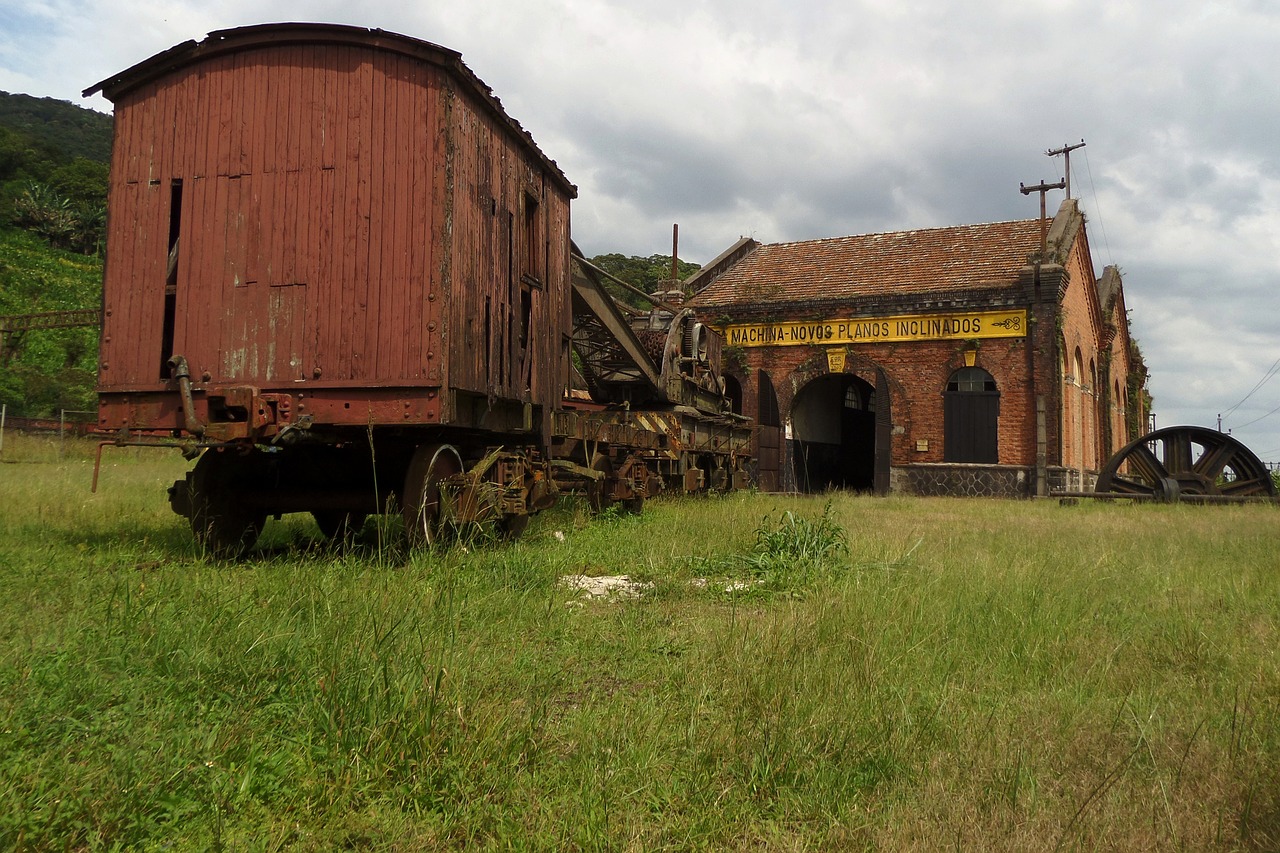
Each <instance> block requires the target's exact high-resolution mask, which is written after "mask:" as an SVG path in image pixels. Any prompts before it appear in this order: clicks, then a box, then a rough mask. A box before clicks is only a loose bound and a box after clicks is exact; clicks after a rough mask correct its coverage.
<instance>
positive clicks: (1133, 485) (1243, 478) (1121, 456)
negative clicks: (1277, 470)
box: [1096, 426, 1276, 501]
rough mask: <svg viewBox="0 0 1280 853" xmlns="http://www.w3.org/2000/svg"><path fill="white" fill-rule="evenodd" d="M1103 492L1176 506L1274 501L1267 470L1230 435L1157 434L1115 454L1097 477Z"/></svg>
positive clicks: (1184, 430)
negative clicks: (1213, 499)
mask: <svg viewBox="0 0 1280 853" xmlns="http://www.w3.org/2000/svg"><path fill="white" fill-rule="evenodd" d="M1096 490H1097V491H1098V492H1100V493H1102V492H1105V493H1110V494H1131V495H1133V496H1135V497H1148V498H1154V499H1156V500H1164V501H1176V500H1178V499H1180V498H1181V497H1183V496H1192V497H1194V496H1199V495H1226V496H1233V497H1275V495H1276V487H1275V483H1274V482H1272V480H1271V472H1270V471H1268V470H1267V466H1266V465H1264V464H1263V463H1262V461H1261V460H1259V459H1258V457H1257V456H1254V455H1253V453H1252V452H1251V451H1250V450H1249V448H1247V447H1245V446H1244V445H1243V444H1241V443H1240V442H1238V441H1236V440H1235V439H1234V438H1232V437H1231V436H1229V435H1227V434H1226V433H1221V432H1217V431H1216V430H1211V429H1206V428H1205V427H1194V426H1175V427H1166V428H1164V429H1158V430H1156V431H1155V432H1153V433H1148V434H1147V435H1144V436H1142V437H1141V438H1139V439H1137V440H1136V441H1132V442H1130V443H1129V444H1127V445H1125V446H1124V447H1122V448H1121V449H1120V450H1118V451H1116V454H1115V455H1114V456H1112V457H1111V459H1110V460H1108V461H1107V464H1106V467H1104V468H1103V469H1102V471H1101V473H1100V474H1099V475H1098V484H1097V487H1096Z"/></svg>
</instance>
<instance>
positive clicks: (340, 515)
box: [311, 509, 368, 545]
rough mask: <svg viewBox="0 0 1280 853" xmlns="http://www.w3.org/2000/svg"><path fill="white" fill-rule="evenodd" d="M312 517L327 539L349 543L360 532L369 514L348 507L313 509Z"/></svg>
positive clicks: (343, 543) (344, 543) (339, 542)
mask: <svg viewBox="0 0 1280 853" xmlns="http://www.w3.org/2000/svg"><path fill="white" fill-rule="evenodd" d="M311 517H312V518H314V519H315V520H316V526H317V527H319V528H320V532H321V533H323V534H324V537H325V538H326V539H328V540H330V541H332V542H335V543H338V544H341V545H348V544H350V543H351V541H352V540H353V539H355V538H356V536H357V535H358V534H359V533H360V529H361V528H362V527H364V521H365V519H366V518H368V515H367V514H366V513H363V512H353V511H351V510H347V509H317V510H313V511H312V513H311Z"/></svg>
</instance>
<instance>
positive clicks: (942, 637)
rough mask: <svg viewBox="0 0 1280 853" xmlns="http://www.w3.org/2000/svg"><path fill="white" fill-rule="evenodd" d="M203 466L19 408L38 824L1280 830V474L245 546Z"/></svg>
mask: <svg viewBox="0 0 1280 853" xmlns="http://www.w3.org/2000/svg"><path fill="white" fill-rule="evenodd" d="M183 468H184V466H183V463H182V462H181V460H180V459H179V458H178V457H177V455H176V454H174V455H173V456H169V455H167V453H166V452H163V451H137V452H134V451H125V450H119V449H108V450H107V452H106V459H105V464H104V468H103V473H102V481H101V486H100V490H99V493H98V494H96V495H92V494H90V493H89V478H90V475H91V469H92V462H91V460H90V459H89V458H88V453H87V452H86V451H84V450H83V449H75V450H73V451H72V452H70V453H68V454H67V455H66V457H65V458H60V456H59V454H58V452H57V451H56V449H54V448H50V447H49V446H47V445H40V444H39V443H37V442H34V441H33V440H27V441H22V442H14V441H12V440H9V439H7V440H6V444H5V448H4V455H3V461H2V462H0V846H2V847H4V848H5V849H11V848H17V849H59V850H61V849H68V848H70V849H110V848H113V847H115V848H143V849H154V850H160V849H164V850H204V849H233V850H242V849H246V850H327V849H333V848H343V847H346V848H355V849H383V850H418V849H485V848H488V849H521V850H525V849H528V850H564V849H568V850H575V849H576V850H661V849H667V850H690V849H707V850H720V849H730V850H796V851H799V850H847V849H854V850H857V849H894V850H896V849H913V848H914V849H919V850H933V849H938V848H948V849H963V850H979V849H990V850H1058V849H1061V850H1094V849H1125V850H1128V849H1171V850H1172V849H1190V850H1200V849H1222V850H1274V849H1277V847H1280V554H1278V553H1277V543H1278V542H1280V509H1277V507H1275V506H1256V505H1255V506H1217V507H1179V506H1174V507H1157V506H1129V505H1120V504H1111V505H1108V504H1103V503H1090V502H1084V503H1081V504H1080V505H1079V506H1073V507H1063V506H1059V505H1058V504H1057V503H1056V502H1050V501H1046V502H1035V503H1032V502H1005V501H975V500H946V499H928V500H924V499H919V500H917V499H906V498H890V499H874V498H864V497H854V496H846V495H833V496H830V497H829V498H828V497H821V498H799V497H782V496H773V495H757V494H739V495H734V496H730V497H724V498H716V499H704V500H684V501H653V502H651V503H650V505H649V507H648V508H647V509H646V512H645V514H644V515H643V516H642V517H640V518H633V517H625V516H607V517H604V518H601V519H598V520H594V521H592V520H589V519H588V518H587V517H586V515H585V513H584V512H583V511H582V509H581V508H580V507H578V506H577V505H575V504H573V503H571V502H566V503H565V504H563V505H562V506H560V507H558V508H557V509H555V510H554V511H552V512H550V513H547V514H545V515H543V516H540V517H539V518H537V519H535V522H534V524H533V525H531V527H530V529H529V531H528V532H527V534H526V535H525V537H524V538H523V539H522V540H521V541H519V542H517V543H514V544H510V545H499V546H486V547H472V548H468V549H461V548H455V549H453V550H451V551H444V552H442V551H436V552H419V553H405V552H403V551H402V550H401V548H400V546H399V545H398V544H396V542H397V539H396V535H395V534H396V531H395V529H394V526H393V525H388V526H386V527H385V528H381V527H380V528H375V527H373V526H370V527H368V528H366V531H365V534H364V537H363V541H362V542H361V543H360V544H359V545H358V546H357V547H356V548H354V549H352V550H351V551H349V552H347V553H340V552H336V551H333V550H330V549H328V548H326V547H325V546H324V545H323V544H322V543H321V542H320V541H319V534H318V533H317V532H316V531H315V528H314V526H313V525H312V524H311V522H310V521H309V520H307V519H304V518H302V517H298V518H296V519H291V518H289V517H286V519H285V520H284V521H283V522H272V523H270V524H269V525H268V530H267V532H266V534H265V535H264V538H263V541H262V543H261V545H260V550H259V551H258V552H257V553H255V555H254V556H253V557H252V558H251V559H250V560H248V561H246V562H243V563H240V564H226V563H217V562H210V561H207V560H205V559H203V558H202V557H201V555H200V554H198V553H197V551H196V548H195V546H194V545H193V543H192V540H191V537H190V535H189V532H188V531H187V530H186V528H185V527H184V526H183V522H182V520H181V519H179V518H178V517H177V516H175V515H173V514H172V513H170V511H169V509H168V507H167V504H166V502H165V498H164V489H165V487H166V486H167V485H168V484H169V483H170V482H172V481H173V480H174V479H175V478H176V477H178V476H179V475H180V474H181V472H182V470H183ZM557 534H559V535H557ZM379 539H382V540H383V544H382V546H381V547H379V544H378V540H379ZM579 573H585V574H629V575H631V576H632V578H633V579H636V580H639V581H643V582H645V583H646V584H647V586H645V587H644V591H643V593H642V594H641V595H640V596H639V597H638V598H615V599H600V600H582V599H575V597H574V595H573V594H572V593H571V592H570V591H569V590H567V589H566V588H564V587H563V586H562V585H561V584H560V583H559V581H558V579H559V578H561V577H563V576H565V575H571V574H579Z"/></svg>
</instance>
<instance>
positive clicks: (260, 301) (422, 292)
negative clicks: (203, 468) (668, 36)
mask: <svg viewBox="0 0 1280 853" xmlns="http://www.w3.org/2000/svg"><path fill="white" fill-rule="evenodd" d="M166 54H167V55H166ZM166 54H161V55H158V56H157V57H153V58H152V59H151V60H148V61H145V62H143V63H140V64H139V65H137V66H134V68H131V69H129V70H127V71H125V72H122V73H121V74H120V75H117V76H116V77H114V78H112V79H110V80H107V81H104V82H103V83H102V84H99V86H98V87H95V89H99V88H100V89H101V90H102V91H103V92H104V94H106V95H107V96H108V97H109V98H111V99H112V100H113V101H114V102H115V105H116V118H115V133H116V139H115V148H114V152H113V166H112V171H111V182H112V185H111V189H110V210H111V216H110V221H109V229H108V230H109V234H108V253H109V258H110V261H109V263H108V265H107V272H106V281H105V284H104V293H105V295H104V307H105V308H106V309H107V312H108V314H107V316H106V319H105V324H106V329H105V333H104V338H103V345H102V347H103V349H102V355H103V359H102V360H103V370H102V375H101V390H102V392H103V411H104V417H105V421H110V423H108V424H107V425H108V426H116V425H124V423H129V424H130V425H132V426H135V427H139V428H147V427H148V426H157V427H163V426H164V425H163V424H146V423H140V422H138V421H139V412H140V411H143V410H145V409H146V407H145V406H143V407H141V409H140V408H139V407H138V406H137V405H136V401H137V400H138V399H139V398H138V396H137V395H139V394H144V395H145V394H166V393H172V391H173V389H172V387H171V384H170V383H169V382H168V381H167V377H166V376H165V375H164V367H163V365H164V361H165V359H166V358H167V357H168V356H169V355H178V354H180V355H183V356H185V357H186V358H187V360H188V363H189V365H190V368H191V372H192V376H193V378H194V379H195V381H196V382H197V386H198V387H197V390H199V388H200V387H202V386H203V385H205V384H207V385H209V386H219V385H229V384H244V385H250V386H253V387H255V388H258V389H259V390H261V391H264V392H267V391H272V390H275V391H279V392H287V393H295V394H302V395H306V394H308V393H311V394H314V393H316V392H320V391H326V390H328V391H333V389H346V390H345V391H344V393H350V394H352V395H353V398H359V396H360V392H361V391H362V390H369V391H373V390H385V389H395V388H403V389H409V388H422V389H424V392H423V393H425V389H431V394H430V396H431V399H432V400H434V401H435V402H434V404H433V407H429V408H432V415H431V416H432V417H433V418H434V417H437V416H438V417H439V419H438V420H434V421H433V422H434V423H448V422H449V417H450V412H451V411H452V409H451V406H452V404H453V398H454V397H455V393H454V392H463V393H464V394H469V395H472V396H474V397H476V398H483V399H487V400H488V401H489V405H490V406H492V405H493V404H494V403H495V402H497V401H507V402H509V403H520V404H523V403H532V404H533V405H535V406H539V407H543V408H545V409H546V410H547V411H550V410H551V409H553V408H555V407H556V406H557V404H558V399H559V394H560V391H561V389H562V387H563V384H564V378H565V376H566V371H567V368H568V365H567V360H566V359H567V351H566V349H565V348H564V336H565V334H566V333H567V329H568V308H567V306H568V298H567V293H568V256H569V250H568V245H569V235H568V224H569V201H570V199H571V198H572V196H573V194H574V189H573V187H572V185H570V184H569V183H568V182H567V180H566V179H565V178H564V176H563V174H561V173H560V171H559V169H558V168H557V167H556V166H555V164H554V163H552V162H551V161H550V160H548V159H547V158H546V157H545V156H544V155H542V153H541V152H540V151H538V149H537V148H536V146H535V145H534V144H533V142H532V139H531V138H530V137H529V136H528V134H527V133H525V132H524V131H523V129H521V128H520V127H519V125H517V124H515V122H514V121H512V120H511V119H510V118H509V117H508V116H506V114H505V113H504V112H503V111H502V109H501V106H500V105H499V104H498V102H497V100H496V99H495V98H493V96H492V94H491V93H490V92H489V90H488V89H487V87H485V86H484V84H483V83H481V82H480V81H479V80H478V79H476V78H475V76H474V75H473V74H472V73H471V72H470V71H469V70H468V69H466V67H465V66H463V65H462V63H461V61H460V59H459V57H458V55H457V54H455V53H454V52H452V51H448V50H446V49H444V48H439V47H437V46H435V45H431V44H428V43H426V42H420V41H417V40H414V39H408V38H405V37H401V36H392V35H390V34H387V33H382V32H378V31H368V30H361V29H357V28H351V27H338V26H327V25H294V24H282V25H264V26H261V27H245V28H241V29H238V30H227V31H223V32H221V33H216V34H211V36H210V38H209V39H208V40H206V41H205V42H202V43H200V44H195V43H191V44H190V45H189V46H184V49H182V50H177V51H169V52H166ZM175 217H176V221H175ZM171 229H172V233H176V234H178V235H179V245H178V266H177V280H176V287H175V289H176V293H175V294H174V297H173V298H172V299H171V300H170V302H169V306H170V307H168V308H167V309H166V299H165V271H166V267H167V261H168V256H169V251H170V248H171V247H170V236H171ZM531 258H537V259H538V263H537V264H535V263H534V261H532V260H531ZM532 266H539V267H540V269H538V270H536V271H534V275H533V276H532V277H530V276H528V275H525V274H526V273H529V272H530V270H531V267H532ZM169 337H171V339H172V345H171V346H167V345H166V343H165V342H166V340H167V339H168V338H169ZM415 393H416V392H415ZM125 394H131V395H132V396H133V400H134V404H133V405H132V407H130V406H129V405H126V404H125V401H124V395H125ZM113 395H118V396H113ZM114 403H120V406H119V407H117V408H113V404H114ZM160 408H164V409H165V411H168V408H166V407H160ZM406 408H407V407H406ZM415 411H420V412H425V411H427V409H425V408H419V409H415ZM371 412H372V409H369V410H368V411H365V410H363V409H361V408H360V407H359V406H351V407H350V418H351V422H352V423H363V422H365V421H367V420H368V418H370V417H372V414H371ZM379 417H382V415H379ZM105 421H104V422H105Z"/></svg>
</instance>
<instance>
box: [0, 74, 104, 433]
mask: <svg viewBox="0 0 1280 853" xmlns="http://www.w3.org/2000/svg"><path fill="white" fill-rule="evenodd" d="M110 156H111V116H109V115H104V114H102V113H98V112H94V111H93V110H87V109H84V108H83V107H79V106H76V105H75V104H72V103H68V102H67V101H59V100H56V99H54V98H35V97H32V96H30V95H14V94H9V93H7V92H0V316H9V315H13V314H34V313H39V312H44V311H66V310H71V309H78V308H97V307H98V306H99V305H100V304H101V301H102V259H101V257H100V255H101V247H102V238H103V228H104V226H105V223H106V194H107V163H108V160H109V159H110ZM97 356H98V330H97V329H56V330H48V331H30V332H26V333H14V332H6V333H5V334H4V335H3V347H2V348H0V403H3V404H4V405H5V406H6V407H7V409H8V411H9V413H10V414H14V415H23V416H27V417H40V416H45V415H52V414H54V413H55V412H57V410H59V409H76V410H87V409H92V408H93V406H94V392H93V386H94V382H95V375H96V373H97Z"/></svg>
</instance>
